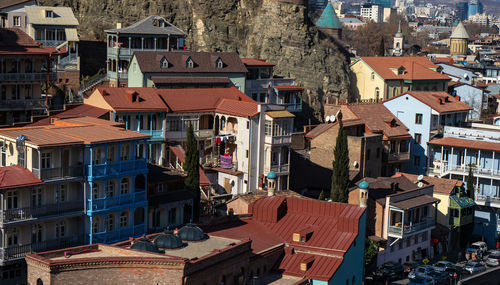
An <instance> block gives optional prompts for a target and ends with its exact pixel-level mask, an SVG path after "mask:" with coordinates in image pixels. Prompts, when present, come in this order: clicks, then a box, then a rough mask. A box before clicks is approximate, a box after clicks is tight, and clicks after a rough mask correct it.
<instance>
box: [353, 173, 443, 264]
mask: <svg viewBox="0 0 500 285" xmlns="http://www.w3.org/2000/svg"><path fill="white" fill-rule="evenodd" d="M357 184H358V185H357V186H354V187H352V188H351V189H349V204H353V205H360V206H362V207H365V208H366V220H367V222H366V235H367V238H368V239H370V240H373V241H376V242H377V243H378V244H379V251H378V254H377V266H381V265H382V264H384V263H386V262H391V261H392V262H396V263H401V264H402V263H404V262H409V261H419V260H422V259H423V258H425V257H429V258H432V256H434V252H433V250H432V247H431V244H430V240H431V238H430V237H431V230H432V229H434V228H435V226H436V216H437V214H436V210H435V208H434V205H435V204H437V203H439V200H438V199H436V198H433V197H432V195H433V185H420V186H419V185H417V184H416V183H414V182H412V181H410V180H409V179H407V178H405V177H378V178H365V179H363V181H360V182H358V183H357Z"/></svg>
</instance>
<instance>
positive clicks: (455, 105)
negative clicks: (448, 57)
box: [383, 91, 472, 174]
mask: <svg viewBox="0 0 500 285" xmlns="http://www.w3.org/2000/svg"><path fill="white" fill-rule="evenodd" d="M383 105H384V106H385V107H386V108H387V109H388V110H389V111H391V113H393V114H394V115H396V117H397V118H398V119H399V120H400V121H401V122H402V123H403V124H404V125H405V126H406V127H408V129H409V130H410V131H409V132H410V134H411V135H412V137H413V140H412V141H411V142H410V143H411V147H410V155H411V157H410V161H409V163H408V164H407V168H406V171H407V172H410V173H418V174H422V173H424V171H425V168H426V166H427V163H426V157H427V142H428V141H430V140H431V139H432V138H433V137H434V136H436V135H438V134H441V133H442V132H443V126H459V125H460V124H461V123H462V122H465V121H466V120H467V117H468V112H469V110H471V109H472V108H471V107H469V106H467V105H466V104H465V103H463V102H460V101H458V100H457V99H456V98H454V97H453V96H451V95H450V94H448V93H446V92H443V91H440V92H432V91H407V92H405V93H403V94H401V95H398V96H396V97H393V98H390V99H388V100H386V101H384V102H383Z"/></svg>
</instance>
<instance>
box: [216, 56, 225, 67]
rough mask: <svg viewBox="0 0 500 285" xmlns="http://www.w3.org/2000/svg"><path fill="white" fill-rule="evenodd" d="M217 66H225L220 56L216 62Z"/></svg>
mask: <svg viewBox="0 0 500 285" xmlns="http://www.w3.org/2000/svg"><path fill="white" fill-rule="evenodd" d="M215 65H216V67H217V68H223V67H224V62H222V59H220V58H218V59H217V62H216V63H215Z"/></svg>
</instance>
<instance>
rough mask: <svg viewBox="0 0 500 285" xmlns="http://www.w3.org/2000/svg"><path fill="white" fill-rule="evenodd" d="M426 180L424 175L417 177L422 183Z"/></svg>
mask: <svg viewBox="0 0 500 285" xmlns="http://www.w3.org/2000/svg"><path fill="white" fill-rule="evenodd" d="M422 180H424V176H423V175H422V174H420V175H419V176H418V177H417V181H419V182H420V181H422Z"/></svg>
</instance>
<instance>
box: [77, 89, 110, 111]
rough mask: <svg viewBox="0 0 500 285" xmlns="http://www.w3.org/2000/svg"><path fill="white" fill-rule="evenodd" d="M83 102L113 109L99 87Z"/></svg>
mask: <svg viewBox="0 0 500 285" xmlns="http://www.w3.org/2000/svg"><path fill="white" fill-rule="evenodd" d="M83 103H84V104H87V105H91V106H94V107H98V108H102V109H106V110H113V108H112V107H111V106H110V105H109V104H108V102H106V100H104V98H103V97H102V95H101V93H100V92H99V90H97V89H96V90H94V92H92V94H90V96H89V97H88V98H85V99H84V100H83Z"/></svg>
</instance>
